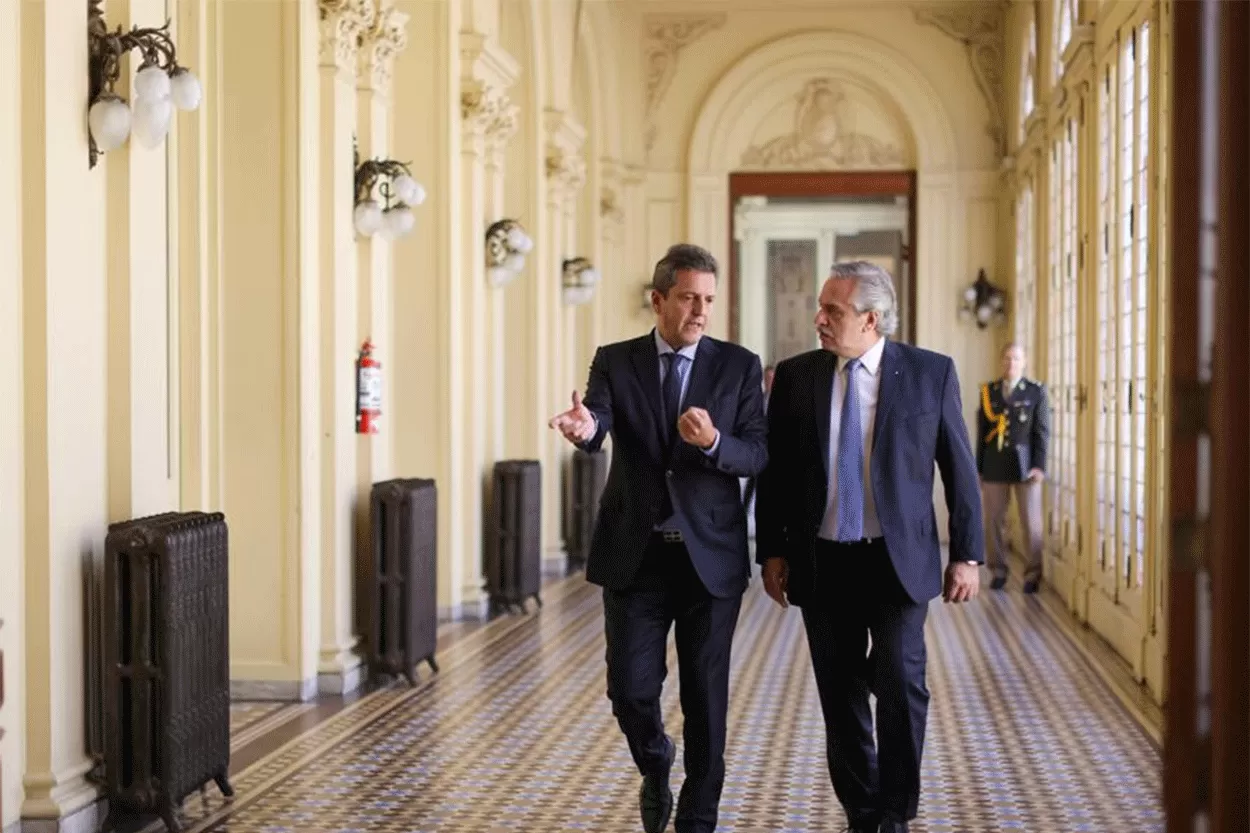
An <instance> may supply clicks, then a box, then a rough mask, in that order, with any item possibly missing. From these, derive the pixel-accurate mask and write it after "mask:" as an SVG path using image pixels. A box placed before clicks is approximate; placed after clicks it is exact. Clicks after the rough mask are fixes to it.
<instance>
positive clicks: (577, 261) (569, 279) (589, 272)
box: [563, 257, 599, 305]
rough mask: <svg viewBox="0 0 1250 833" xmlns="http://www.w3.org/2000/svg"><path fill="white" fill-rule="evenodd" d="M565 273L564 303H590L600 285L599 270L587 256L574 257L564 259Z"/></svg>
mask: <svg viewBox="0 0 1250 833" xmlns="http://www.w3.org/2000/svg"><path fill="white" fill-rule="evenodd" d="M563 273H564V274H563V297H564V303H566V304H569V305H577V304H586V303H589V302H590V299H591V298H593V297H594V296H595V287H596V286H598V285H599V270H598V269H596V268H595V267H594V265H593V264H592V263H591V262H590V261H589V260H587V259H586V258H584V257H574V258H570V259H569V260H566V261H564V268H563Z"/></svg>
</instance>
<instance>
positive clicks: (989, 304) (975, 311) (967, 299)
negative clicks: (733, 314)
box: [959, 269, 1007, 330]
mask: <svg viewBox="0 0 1250 833" xmlns="http://www.w3.org/2000/svg"><path fill="white" fill-rule="evenodd" d="M959 318H960V320H961V321H969V320H975V321H976V323H977V327H979V328H980V329H982V330H984V329H985V328H986V327H988V326H989V325H990V324H1002V323H1003V322H1005V321H1006V320H1007V296H1006V295H1004V294H1003V291H1002V290H1001V289H999V288H998V287H996V286H994V285H993V284H992V283H990V282H989V280H987V279H986V277H985V270H984V269H979V270H977V279H976V281H975V282H973V284H972V286H969V287H968V288H967V289H965V290H964V296H963V305H962V306H961V307H960V309H959Z"/></svg>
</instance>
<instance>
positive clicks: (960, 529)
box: [756, 262, 984, 833]
mask: <svg viewBox="0 0 1250 833" xmlns="http://www.w3.org/2000/svg"><path fill="white" fill-rule="evenodd" d="M895 304H896V302H895V294H894V285H893V282H892V281H891V279H890V276H889V275H888V274H887V273H886V272H885V271H884V270H882V269H880V268H879V267H877V266H874V265H872V264H870V263H865V262H854V263H840V264H836V265H835V266H834V267H833V270H832V273H831V276H830V278H829V280H828V281H826V282H825V285H824V288H823V289H822V290H821V293H820V309H819V311H818V312H817V313H816V328H817V331H818V332H819V335H820V344H821V348H822V349H820V350H813V351H811V352H808V353H803V354H801V355H798V356H795V357H793V358H791V359H788V360H786V361H783V362H781V363H780V364H778V366H777V378H776V381H775V382H774V384H773V392H772V396H771V398H770V399H769V406H768V466H767V467H766V468H765V469H764V472H763V473H762V474H761V475H760V478H759V486H758V490H757V492H756V521H757V525H756V548H757V559H758V560H759V562H760V563H761V564H762V565H763V573H764V588H765V590H766V591H767V592H768V594H769V595H770V596H772V598H773V599H774V600H776V601H777V603H778V604H780V605H781V606H782V607H785V606H787V600H788V601H789V602H792V603H794V604H795V605H798V606H799V607H801V608H802V610H803V623H804V625H805V627H806V629H807V638H808V644H809V647H810V650H811V656H812V666H813V669H814V671H815V676H816V686H817V689H818V691H819V693H820V704H821V710H822V712H823V713H824V718H825V733H826V744H827V756H828V762H829V773H830V776H831V778H832V781H833V788H834V792H835V793H836V794H837V796H838V799H839V801H840V802H841V803H842V806H843V808H844V809H845V810H846V814H847V817H848V819H849V822H850V829H851V831H852V832H853V833H878V831H880V833H905V831H906V830H907V824H908V822H909V821H910V820H911V819H913V818H915V816H916V811H917V807H918V804H919V797H920V759H921V752H922V748H923V745H924V732H925V720H926V717H927V713H928V702H929V690H928V688H927V687H926V686H925V643H924V622H925V615H926V613H927V611H928V603H929V601H930V599H932V598H934V597H936V596H937V595H938V594H939V593H943V595H944V597H945V599H946V601H949V602H962V601H966V600H968V599H972V598H973V597H975V596H976V594H977V589H978V585H979V570H978V565H979V564H980V563H981V561H982V559H983V548H984V542H983V538H984V535H983V531H982V527H981V495H980V492H979V490H978V487H977V471H976V462H975V460H974V458H973V454H972V446H971V445H970V444H969V441H968V428H967V425H966V424H965V422H964V416H963V411H962V407H961V405H960V396H959V379H958V376H957V375H956V373H955V365H954V362H952V361H951V360H950V359H949V358H948V357H946V356H943V355H939V354H937V353H932V352H929V351H928V350H921V349H918V348H916V347H910V346H907V345H904V344H898V343H896V342H893V341H890V340H888V337H889V336H890V335H891V334H893V332H894V331H895V329H896V328H897V326H898V313H897V308H896V305H895ZM934 463H936V464H937V468H938V470H939V471H940V472H941V474H942V483H943V485H944V486H945V489H946V503H947V506H948V508H949V510H950V565H949V566H948V567H947V568H946V572H945V578H943V570H942V555H941V546H940V544H939V542H938V534H937V524H936V519H935V514H934V509H933V470H934ZM943 585H944V586H943ZM869 635H871V637H872V655H871V656H868V637H869ZM870 691H871V692H872V693H874V694H875V695H876V696H877V724H876V729H877V738H878V741H879V747H877V746H874V743H873V734H872V732H873V725H872V719H871V712H870V710H869V706H868V694H869V692H870Z"/></svg>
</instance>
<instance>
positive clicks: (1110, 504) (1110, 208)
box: [1094, 64, 1116, 570]
mask: <svg viewBox="0 0 1250 833" xmlns="http://www.w3.org/2000/svg"><path fill="white" fill-rule="evenodd" d="M1115 94H1116V85H1115V67H1114V65H1113V64H1107V65H1106V66H1105V67H1103V71H1102V75H1101V77H1100V78H1099V83H1098V276H1097V283H1098V381H1097V384H1096V386H1095V393H1096V395H1097V397H1098V402H1097V419H1096V421H1095V426H1094V434H1095V446H1096V452H1095V461H1094V468H1095V474H1094V486H1095V505H1096V507H1097V509H1096V512H1097V517H1096V531H1097V535H1098V545H1097V546H1098V564H1099V567H1100V568H1101V569H1103V570H1106V569H1108V567H1109V559H1110V560H1111V562H1113V561H1114V547H1115V527H1116V523H1115V506H1116V500H1115V490H1116V482H1115V461H1116V420H1115V414H1116V350H1115V345H1116V331H1115V317H1114V316H1115V310H1116V303H1115V295H1114V293H1113V288H1112V255H1111V246H1112V240H1113V239H1114V236H1115V231H1114V229H1115V216H1116V214H1115V203H1114V200H1115V192H1114V191H1113V190H1112V188H1111V181H1112V178H1113V173H1112V168H1113V163H1114V161H1115V158H1114V157H1113V156H1112V139H1111V137H1112V136H1113V135H1115V132H1116V131H1115V124H1114V123H1113V122H1112V118H1113V117H1114V115H1115V105H1114V102H1115Z"/></svg>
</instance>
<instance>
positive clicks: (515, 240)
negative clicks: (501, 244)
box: [508, 226, 534, 254]
mask: <svg viewBox="0 0 1250 833" xmlns="http://www.w3.org/2000/svg"><path fill="white" fill-rule="evenodd" d="M533 246H534V241H532V240H530V238H529V235H528V234H526V233H525V232H524V231H522V230H521V229H520V228H517V227H516V226H513V227H512V228H511V229H509V230H508V248H509V249H512V251H514V252H520V253H521V254H529V250H530V249H531V248H533Z"/></svg>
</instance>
